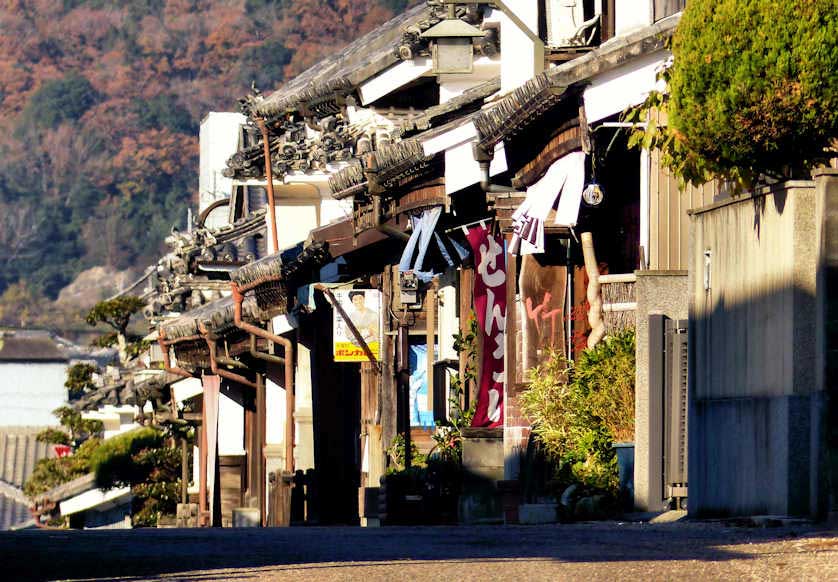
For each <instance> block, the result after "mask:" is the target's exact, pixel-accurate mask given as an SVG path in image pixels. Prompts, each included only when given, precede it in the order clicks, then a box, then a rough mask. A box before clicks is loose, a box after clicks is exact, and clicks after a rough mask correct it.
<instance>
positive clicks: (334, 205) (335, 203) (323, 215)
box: [320, 198, 352, 226]
mask: <svg viewBox="0 0 838 582" xmlns="http://www.w3.org/2000/svg"><path fill="white" fill-rule="evenodd" d="M351 217H352V198H348V199H346V200H335V199H334V198H331V199H323V200H321V202H320V226H323V225H326V224H332V223H333V222H339V221H341V220H343V219H345V218H351Z"/></svg>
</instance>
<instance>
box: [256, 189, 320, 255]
mask: <svg viewBox="0 0 838 582" xmlns="http://www.w3.org/2000/svg"><path fill="white" fill-rule="evenodd" d="M319 210H320V200H319V199H311V200H281V199H280V200H279V201H277V204H276V216H277V221H276V228H277V240H278V242H279V248H280V249H285V248H288V247H291V246H294V245H295V244H297V243H299V242H300V241H304V240H306V239H307V238H308V233H309V232H310V231H311V230H313V229H315V228H317V227H318V226H319V225H320V221H319V216H318V214H319ZM269 227H270V225H269ZM269 238H270V237H269Z"/></svg>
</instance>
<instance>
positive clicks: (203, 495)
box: [198, 399, 210, 527]
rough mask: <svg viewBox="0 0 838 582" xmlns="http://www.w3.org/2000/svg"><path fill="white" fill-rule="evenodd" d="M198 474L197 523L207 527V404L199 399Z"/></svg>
mask: <svg viewBox="0 0 838 582" xmlns="http://www.w3.org/2000/svg"><path fill="white" fill-rule="evenodd" d="M199 443H200V444H199V448H198V452H199V458H200V460H199V475H198V481H199V485H198V506H199V507H198V523H199V524H200V526H201V527H207V526H209V525H210V523H209V517H210V515H209V501H208V499H207V464H208V458H207V405H206V401H205V400H204V399H202V401H201V437H200V440H199Z"/></svg>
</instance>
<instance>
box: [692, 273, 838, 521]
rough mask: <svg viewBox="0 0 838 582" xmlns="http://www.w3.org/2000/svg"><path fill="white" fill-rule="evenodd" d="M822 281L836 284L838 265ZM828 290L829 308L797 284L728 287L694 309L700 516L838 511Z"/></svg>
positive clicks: (833, 333) (695, 509)
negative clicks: (732, 294) (744, 289)
mask: <svg viewBox="0 0 838 582" xmlns="http://www.w3.org/2000/svg"><path fill="white" fill-rule="evenodd" d="M822 280H824V281H826V283H827V287H826V289H830V290H831V289H833V288H836V287H834V286H835V285H838V270H836V269H830V270H829V271H828V272H825V273H824V278H823V279H822ZM697 285H699V286H700V285H701V281H698V282H697ZM740 291H741V289H740ZM696 293H698V292H696ZM707 295H708V296H709V292H708V294H707ZM728 295H729V294H728ZM822 295H823V296H824V297H827V298H828V299H827V300H826V302H825V304H824V305H823V306H821V307H823V309H821V308H820V307H819V306H818V303H817V301H816V298H815V296H814V295H813V294H812V293H811V292H810V291H806V290H804V289H801V288H799V287H797V286H793V285H788V286H776V287H775V288H773V289H771V290H766V291H764V292H762V293H754V294H752V295H750V296H747V297H742V296H740V297H739V298H738V300H730V299H728V298H727V297H726V295H725V293H723V292H721V291H720V292H718V293H716V299H715V301H716V303H715V305H710V303H709V299H707V305H694V309H693V310H692V314H691V319H690V326H689V330H690V331H689V333H690V337H689V349H690V370H689V377H690V390H689V392H690V412H689V415H690V416H689V491H690V498H689V511H690V515H691V516H696V517H717V516H733V515H760V514H777V515H807V516H811V517H816V518H823V517H825V516H826V515H827V513H828V512H830V511H835V510H836V509H838V397H836V394H838V393H836V388H838V386H836V382H835V377H836V376H835V374H836V372H838V369H837V368H838V296H836V294H835V293H827V292H826V290H824V291H823V293H822ZM830 296H832V297H830ZM694 301H696V302H700V300H699V295H695V296H694ZM830 303H835V305H834V306H833V305H830ZM818 329H823V330H824V332H825V333H824V334H823V335H820V334H819V332H818V331H817V330H818ZM819 367H821V368H823V374H825V376H823V377H824V378H825V381H823V383H821V382H822V376H821V371H820V370H818V368H819Z"/></svg>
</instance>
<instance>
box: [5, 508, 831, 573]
mask: <svg viewBox="0 0 838 582" xmlns="http://www.w3.org/2000/svg"><path fill="white" fill-rule="evenodd" d="M0 563H1V564H2V565H3V574H2V575H0V580H8V581H10V582H11V581H15V582H17V581H21V582H22V581H27V580H33V581H36V580H37V581H41V580H81V579H94V580H166V581H174V580H184V581H189V582H209V581H222V580H235V581H236V582H247V581H260V582H262V581H268V580H295V581H298V580H365V581H368V580H446V581H450V582H455V581H460V580H515V579H517V580H644V581H646V580H838V532H835V531H834V530H833V531H831V532H830V531H827V530H824V529H818V528H813V527H804V526H801V527H785V528H769V529H759V528H745V527H725V526H722V525H719V524H708V523H683V522H681V523H671V524H656V525H650V524H639V523H635V524H628V523H615V522H610V523H598V524H576V525H555V526H529V527H525V526H518V527H445V528H442V527H439V528H435V527H413V528H407V527H391V528H379V529H361V528H293V529H267V530H258V529H250V530H135V531H96V532H91V531H87V532H79V531H25V532H11V533H6V532H4V533H0Z"/></svg>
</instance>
